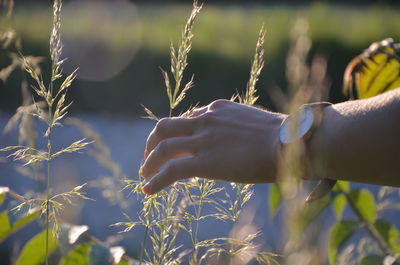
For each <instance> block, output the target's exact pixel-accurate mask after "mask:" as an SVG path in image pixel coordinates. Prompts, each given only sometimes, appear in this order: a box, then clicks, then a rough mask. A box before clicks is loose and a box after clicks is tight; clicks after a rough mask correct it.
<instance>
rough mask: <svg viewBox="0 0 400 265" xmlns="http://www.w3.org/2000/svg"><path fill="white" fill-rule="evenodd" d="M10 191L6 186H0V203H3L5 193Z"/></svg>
mask: <svg viewBox="0 0 400 265" xmlns="http://www.w3.org/2000/svg"><path fill="white" fill-rule="evenodd" d="M9 191H10V188H8V187H0V205H3V203H4V200H5V199H6V195H7V193H8V192H9Z"/></svg>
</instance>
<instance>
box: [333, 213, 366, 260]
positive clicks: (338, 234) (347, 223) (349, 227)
mask: <svg viewBox="0 0 400 265" xmlns="http://www.w3.org/2000/svg"><path fill="white" fill-rule="evenodd" d="M358 227H359V223H358V222H356V221H351V220H342V221H339V222H337V223H336V224H335V225H334V226H333V227H332V229H331V231H330V232H329V238H328V257H329V264H331V265H334V264H335V263H336V258H337V253H338V250H339V248H340V247H341V246H342V245H343V244H344V243H345V242H346V240H347V239H348V238H350V237H351V236H352V235H353V233H354V232H355V231H356V230H357V228H358Z"/></svg>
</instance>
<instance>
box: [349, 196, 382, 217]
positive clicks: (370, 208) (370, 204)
mask: <svg viewBox="0 0 400 265" xmlns="http://www.w3.org/2000/svg"><path fill="white" fill-rule="evenodd" d="M349 196H350V199H351V200H352V203H353V205H354V206H355V207H356V208H357V210H358V211H359V212H360V214H361V215H362V216H363V218H365V220H367V221H368V222H370V223H372V224H373V223H375V220H376V216H377V212H376V205H375V199H374V196H373V195H372V193H371V192H370V191H368V190H366V189H357V190H353V191H352V192H350V194H349Z"/></svg>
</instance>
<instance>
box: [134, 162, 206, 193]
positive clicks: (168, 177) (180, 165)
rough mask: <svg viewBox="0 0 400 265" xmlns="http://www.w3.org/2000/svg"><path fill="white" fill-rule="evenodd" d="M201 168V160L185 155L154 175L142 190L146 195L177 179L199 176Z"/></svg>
mask: <svg viewBox="0 0 400 265" xmlns="http://www.w3.org/2000/svg"><path fill="white" fill-rule="evenodd" d="M202 168H203V167H202V166H201V161H200V159H199V158H198V157H186V158H182V159H180V160H175V161H173V162H172V163H171V164H169V165H168V167H166V168H165V169H164V170H162V171H160V172H159V173H158V174H157V175H156V176H154V177H153V178H152V179H151V180H150V182H149V183H147V184H146V185H145V186H144V187H143V190H142V191H143V193H145V194H147V195H152V194H155V193H157V192H159V191H161V190H162V189H163V188H165V187H168V186H169V185H171V184H173V183H174V182H176V181H178V180H181V179H185V178H190V177H194V176H201V175H202V173H203V172H202V170H203V169H202Z"/></svg>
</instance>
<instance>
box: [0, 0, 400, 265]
mask: <svg viewBox="0 0 400 265" xmlns="http://www.w3.org/2000/svg"><path fill="white" fill-rule="evenodd" d="M63 3H64V6H63V11H62V38H63V44H64V51H63V57H65V58H68V60H67V61H66V62H65V64H64V67H63V68H64V71H65V72H66V73H70V72H72V71H73V70H74V69H75V68H77V67H79V70H78V77H77V79H76V80H75V81H74V83H73V85H72V86H71V88H70V90H69V98H68V100H69V101H73V105H72V106H71V109H70V110H71V111H70V114H71V116H74V117H78V118H80V119H82V120H83V121H85V122H87V123H88V124H89V125H90V126H91V127H93V129H94V130H95V131H97V133H98V134H99V135H100V136H101V138H102V139H103V141H104V143H105V145H106V146H108V148H109V149H110V152H111V153H110V158H111V159H112V160H113V161H115V163H116V164H117V165H118V170H117V172H115V171H112V170H110V168H107V167H106V166H104V165H101V163H99V162H98V161H97V160H96V159H95V158H93V156H91V155H90V154H89V155H88V154H85V153H84V154H71V155H66V156H65V157H63V158H62V159H59V160H57V162H55V166H54V167H53V172H54V176H55V181H54V183H55V184H54V185H55V186H56V191H61V190H65V189H66V187H74V186H76V185H79V184H81V183H85V182H88V183H89V190H88V196H89V197H91V198H94V199H95V200H96V201H95V202H93V201H88V202H85V203H82V204H81V203H79V204H78V205H77V206H78V207H76V206H75V207H74V208H71V209H70V210H68V209H67V213H66V214H65V216H66V219H67V220H69V221H71V222H73V223H76V224H88V225H89V226H90V232H91V233H92V234H94V235H96V236H97V237H98V238H100V239H101V240H110V241H111V242H120V240H125V241H122V244H123V242H132V241H129V240H132V238H135V237H137V236H139V234H140V233H141V231H140V230H139V231H138V232H133V233H130V234H124V235H123V236H124V238H122V237H121V236H120V235H119V234H117V231H119V229H118V228H112V227H110V226H109V225H110V224H112V223H115V222H117V221H121V220H122V219H123V216H122V212H127V213H128V214H131V215H134V214H135V213H136V212H137V211H138V210H139V209H138V208H137V207H136V206H135V203H134V200H135V198H132V197H128V193H127V192H126V193H123V192H120V190H121V187H122V185H121V183H119V182H118V178H117V177H118V176H127V177H128V178H133V177H136V176H137V172H138V168H139V166H140V164H141V162H142V153H143V149H144V144H145V140H146V137H147V135H148V133H149V132H150V131H151V129H152V127H153V126H154V122H152V121H149V120H143V119H141V118H140V117H141V116H143V115H145V113H144V111H143V110H142V107H141V104H143V105H145V106H146V107H148V108H149V109H151V110H152V111H153V112H154V113H155V114H156V115H158V116H159V117H163V116H166V115H167V114H168V100H167V97H166V92H165V87H164V81H163V78H162V75H161V71H160V67H161V68H164V69H168V68H169V60H170V59H169V46H170V44H171V42H172V43H174V44H176V43H177V41H178V40H179V37H180V34H181V30H182V28H183V25H184V23H185V21H186V19H187V16H188V14H189V12H190V9H191V1H190V0H181V1H165V0H159V1H151V0H142V1H128V0H115V1H111V0H108V1H107V0H85V1H84V0H75V1H67V0H65V1H63ZM399 4H400V3H399V1H395V0H386V1H385V0H379V1H372V0H371V1H365V0H353V1H350V0H347V1H345V0H343V1H333V0H331V1H328V0H326V1H298V0H287V1H284V0H281V1H265V0H264V1H261V0H260V1H239V0H236V1H233V0H229V1H228V0H213V1H206V2H205V6H204V8H203V10H202V12H201V13H200V15H199V17H198V20H197V21H196V24H195V26H194V35H195V36H194V41H193V49H192V52H191V54H190V56H189V61H188V62H189V66H188V70H187V75H186V78H187V80H188V79H189V78H190V76H191V74H194V75H195V77H194V83H195V86H194V88H192V89H191V90H190V91H189V93H188V95H187V98H186V99H185V100H184V102H183V103H182V104H181V105H180V109H178V110H177V111H176V112H175V114H179V112H180V111H183V110H186V109H187V108H188V107H190V106H191V105H195V104H196V103H199V104H200V105H206V104H208V103H210V102H211V101H213V100H215V99H218V98H228V99H229V98H230V97H231V96H232V95H233V94H234V93H235V92H236V91H239V92H240V91H244V89H245V88H246V83H247V80H248V77H249V71H250V65H251V59H252V57H253V54H254V48H255V44H256V41H257V36H258V32H259V29H260V27H261V26H262V25H263V24H264V25H265V28H266V30H267V35H266V40H265V61H266V64H265V68H264V70H263V72H262V74H261V78H260V81H259V83H258V91H259V94H260V99H259V101H258V102H257V103H258V104H259V105H262V106H264V107H267V108H269V109H272V110H277V109H278V108H279V106H277V103H276V102H275V101H274V100H273V97H272V96H271V94H272V93H271V91H274V90H276V89H277V88H280V89H282V90H283V92H285V88H286V87H287V81H286V57H287V53H288V50H289V47H290V36H291V28H293V26H294V24H295V23H296V21H299V18H301V19H302V21H306V22H307V23H308V33H307V34H308V36H309V39H310V40H311V42H312V46H311V50H310V54H309V59H308V60H309V61H311V58H313V57H314V56H315V55H321V56H323V57H325V58H326V60H327V74H328V77H329V80H330V90H329V101H331V102H340V101H344V100H345V98H344V97H343V95H342V92H341V88H342V76H343V72H344V69H345V67H346V65H347V63H348V62H349V61H350V60H351V59H352V58H353V57H354V56H356V55H358V54H360V53H361V52H362V51H363V50H364V49H365V48H367V47H368V46H369V45H370V43H372V42H374V41H379V40H382V39H384V38H388V37H392V38H393V39H394V40H395V41H396V42H399V41H400V15H399V11H400V6H399ZM51 8H52V7H51V4H50V3H49V1H44V0H43V1H28V0H25V1H23V0H18V1H16V2H15V7H14V14H13V17H12V18H11V20H8V19H6V17H5V16H4V14H2V17H0V29H1V30H4V29H5V28H7V27H12V28H14V29H15V31H16V32H17V34H19V36H20V37H21V52H22V54H24V55H32V56H43V62H42V63H41V66H42V69H43V72H44V73H48V71H49V69H50V65H49V61H50V60H49V56H48V43H49V36H50V31H51V24H52V9H51ZM11 61H12V59H10V58H9V57H8V53H6V52H5V51H3V50H1V51H0V69H2V68H4V67H6V66H8V65H9V64H10V63H11ZM24 75H25V74H24V73H22V72H21V71H20V70H16V71H13V72H12V73H11V75H10V76H9V77H8V79H7V80H3V81H2V80H0V128H4V126H5V125H6V123H7V121H8V120H9V118H10V117H11V116H12V115H13V114H14V113H15V110H16V109H17V108H18V107H19V106H20V105H21V102H22V95H21V89H20V87H21V80H22V79H23V78H24ZM25 77H26V76H25ZM36 126H37V129H38V132H40V133H44V126H43V125H42V124H41V123H37V124H36ZM82 136H84V135H83V133H82V131H81V130H79V129H77V128H76V127H74V126H71V125H69V124H66V125H65V126H64V127H62V128H61V129H60V128H57V129H56V130H55V132H54V139H55V140H54V141H55V148H56V149H58V148H61V147H65V146H66V145H67V144H68V143H70V142H71V141H73V140H76V139H80V138H82ZM17 143H18V135H17V129H15V130H13V131H11V132H9V133H7V134H3V133H1V134H0V146H5V145H14V144H17ZM38 144H39V146H43V147H44V146H45V145H44V144H45V143H44V142H41V140H40V141H39V143H38ZM92 152H96V151H92ZM114 169H115V168H114ZM117 175H118V176H117ZM105 177H106V178H108V179H107V180H106V181H101V180H102V179H106V178H105ZM96 183H97V184H98V185H100V186H101V185H102V186H101V187H100V189H98V188H96ZM35 185H36V184H35V182H34V181H33V180H27V179H26V178H24V177H23V176H22V175H21V173H20V172H18V171H17V170H16V165H15V164H13V163H10V162H9V160H4V159H3V160H2V161H0V186H10V187H12V188H13V189H14V190H16V191H17V192H20V193H25V192H27V191H29V190H31V189H33V188H35ZM106 188H108V189H106ZM117 193H121V194H122V196H120V197H119V195H116V194H117ZM113 197H115V198H113ZM266 200H267V185H257V186H256V193H255V196H254V198H253V199H252V202H251V204H250V205H251V206H250V208H253V209H257V216H258V218H257V220H256V223H257V226H258V227H259V228H261V229H262V230H263V231H264V237H265V238H266V239H265V242H266V245H269V248H270V249H272V250H276V249H278V248H279V246H277V245H276V242H277V238H278V237H279V227H280V226H279V225H280V224H279V217H278V219H277V220H278V221H277V220H271V219H269V218H268V207H267V203H266ZM389 218H392V219H393V220H394V218H395V216H389ZM324 222H326V225H329V224H330V221H329V219H326V220H325V221H324ZM209 227H213V229H209ZM277 227H278V228H277ZM271 228H275V229H271ZM276 228H277V229H276ZM229 229H230V228H229V227H227V226H224V225H223V224H219V225H217V224H213V223H212V222H211V223H207V224H204V227H203V231H204V233H203V234H202V235H201V236H202V237H203V238H207V237H208V236H209V235H210V234H212V235H213V236H214V234H215V233H218V234H220V235H221V236H222V235H224V234H226V233H228V232H229ZM29 231H30V232H29ZM33 231H34V228H32V229H31V230H23V231H21V232H19V233H18V234H17V235H16V238H14V239H12V240H8V241H6V245H5V246H7V247H5V248H3V246H2V247H1V248H0V249H1V250H0V251H2V252H3V255H2V256H1V257H0V264H8V263H7V262H8V260H9V257H10V256H12V254H13V253H15V252H18V251H17V250H15V248H17V249H18V247H20V246H21V245H22V243H21V244H20V243H18V242H19V241H18V240H20V241H21V242H23V240H24V238H26V236H27V235H28V234H29V233H31V234H30V235H32V234H33V233H34V232H33ZM113 240H114V241H113ZM16 242H17V243H16ZM125 247H126V248H127V250H128V251H129V253H130V254H132V255H133V256H135V255H137V252H138V247H137V246H133V245H132V244H128V243H126V244H125ZM5 252H6V253H7V254H4V253H5ZM0 255H1V254H0Z"/></svg>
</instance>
